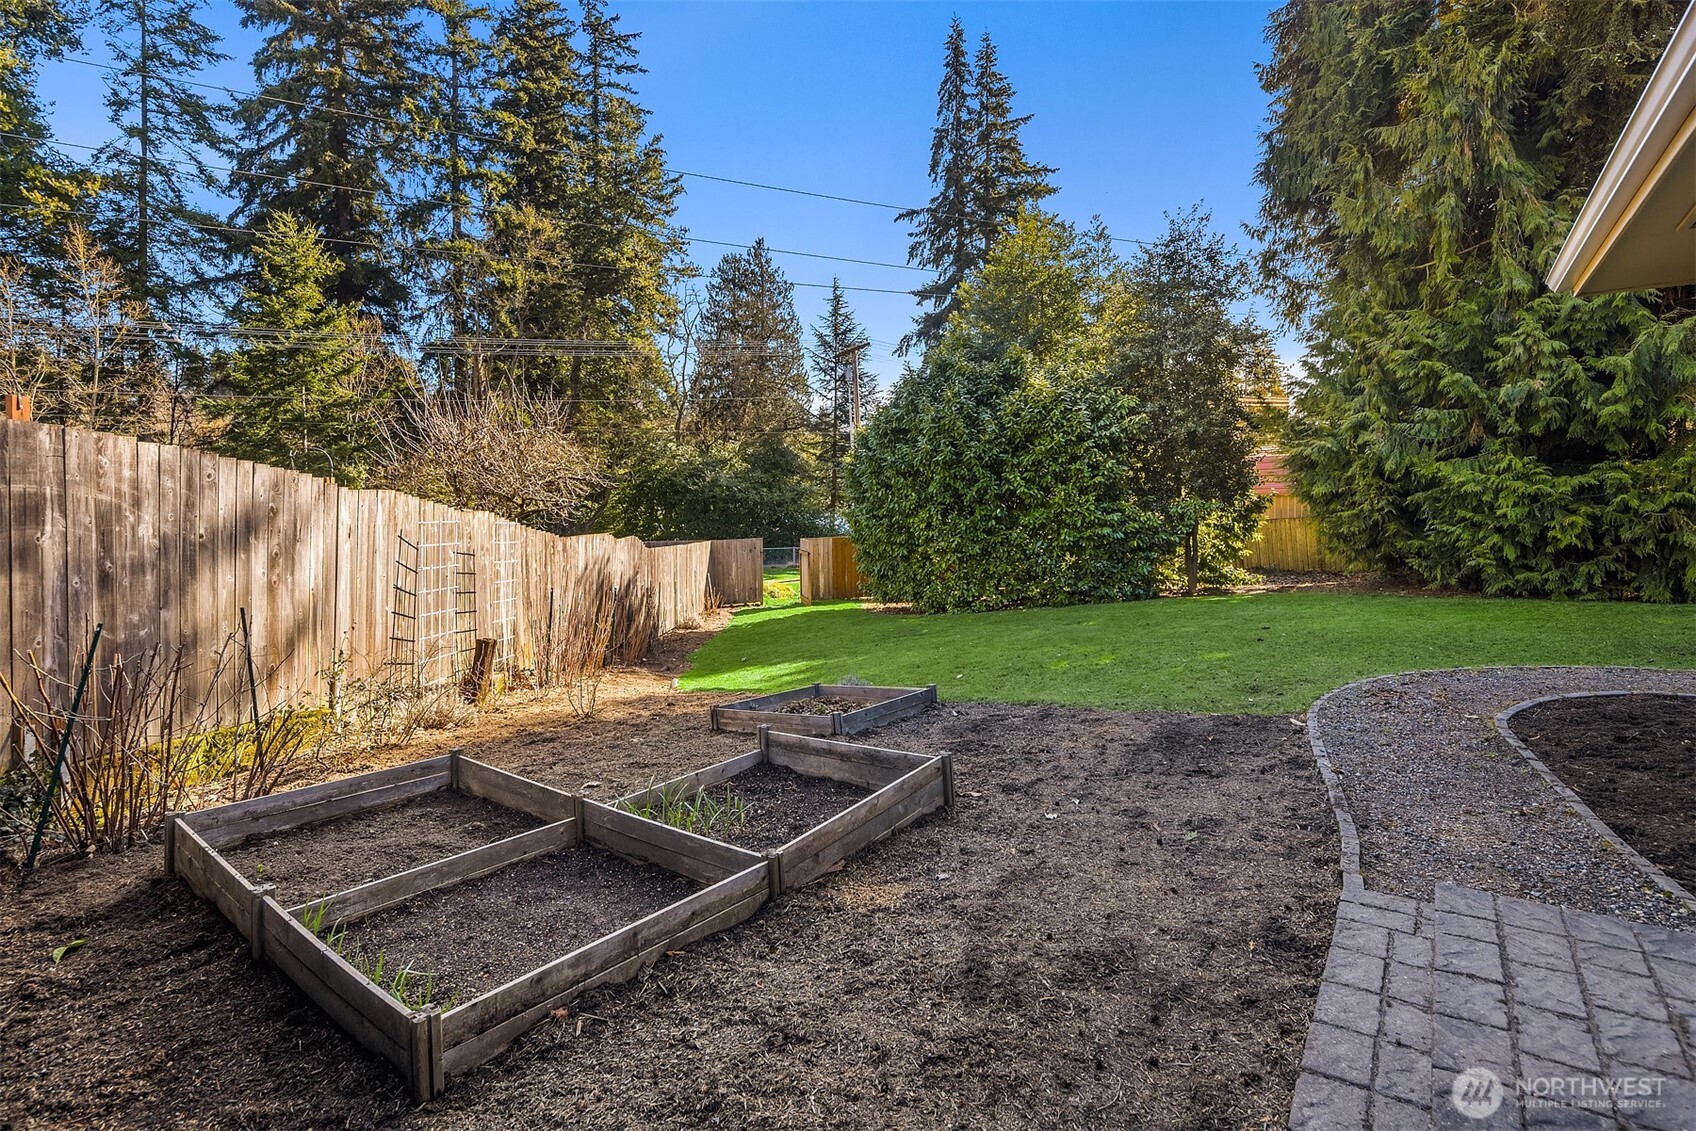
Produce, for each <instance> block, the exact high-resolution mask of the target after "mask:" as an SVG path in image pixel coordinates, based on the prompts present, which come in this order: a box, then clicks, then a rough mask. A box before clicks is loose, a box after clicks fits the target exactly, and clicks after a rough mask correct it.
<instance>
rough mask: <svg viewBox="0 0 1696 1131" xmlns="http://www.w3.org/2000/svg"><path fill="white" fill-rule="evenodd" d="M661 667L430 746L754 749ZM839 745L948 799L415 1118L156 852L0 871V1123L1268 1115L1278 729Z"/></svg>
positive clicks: (1305, 810)
mask: <svg viewBox="0 0 1696 1131" xmlns="http://www.w3.org/2000/svg"><path fill="white" fill-rule="evenodd" d="M668 682H669V681H668V680H666V679H665V678H663V677H659V676H655V675H645V674H641V673H635V674H632V675H629V676H628V677H625V678H624V680H623V682H622V683H621V684H620V685H619V686H617V687H612V688H610V689H603V701H604V702H605V703H606V704H607V706H606V713H607V717H606V718H605V719H602V720H598V721H595V722H590V723H576V722H573V721H571V720H570V718H569V714H568V712H567V711H566V710H565V709H564V707H563V706H562V705H559V704H554V703H544V702H538V703H533V704H529V705H525V704H516V705H514V706H512V707H510V708H499V709H496V710H494V711H490V712H486V713H485V715H484V717H483V719H482V721H480V722H479V723H478V724H476V726H475V727H473V728H470V729H468V730H462V731H460V732H457V733H455V734H453V735H451V736H444V737H443V738H442V739H441V742H440V745H441V746H443V747H445V746H447V745H449V744H452V745H455V746H464V747H465V748H466V749H467V750H468V751H469V752H470V753H472V754H473V755H474V756H476V757H478V758H479V759H483V760H486V761H489V762H491V763H493V764H495V765H499V766H502V767H504V768H507V769H511V770H514V771H515V772H520V773H524V774H526V775H529V776H532V777H535V778H538V779H540V780H542V781H546V782H549V783H552V784H554V785H558V786H561V787H564V788H567V789H576V788H580V787H582V786H584V784H585V783H587V782H595V783H597V784H596V786H595V787H594V788H593V789H591V790H590V791H589V792H591V793H592V794H594V795H597V796H603V797H616V796H620V795H622V794H624V793H628V792H630V791H631V790H633V789H636V788H639V787H641V786H642V785H643V784H645V783H646V781H647V780H648V779H649V778H650V777H651V776H659V777H662V778H665V777H672V776H676V775H677V774H679V773H681V772H684V771H687V770H690V769H696V768H699V767H702V766H705V765H709V764H711V763H713V762H717V761H720V760H722V759H724V758H726V757H729V756H731V755H733V754H736V753H739V752H741V751H742V750H745V749H747V748H748V747H749V745H750V744H749V743H748V739H747V736H745V735H743V736H736V735H722V734H720V735H714V734H711V733H710V732H709V731H708V730H707V727H706V724H705V707H706V706H707V704H708V703H709V702H714V701H720V702H722V701H724V699H723V698H720V699H704V698H700V697H693V696H684V695H680V694H678V693H676V692H673V691H671V690H669V688H668V686H667V684H668ZM725 698H727V697H725ZM868 741H871V742H874V743H876V744H877V745H881V746H888V747H894V748H897V749H909V750H915V751H921V752H927V753H936V752H941V751H951V752H952V753H953V755H954V765H955V771H956V776H957V781H958V788H959V807H958V809H957V810H956V812H954V813H953V814H951V815H945V814H940V813H939V814H932V815H930V816H927V817H925V818H923V819H921V820H919V821H917V822H915V823H914V824H913V825H911V826H909V827H908V828H906V829H903V830H902V831H900V832H898V833H897V834H895V835H894V836H893V837H891V838H889V839H887V840H885V841H882V842H880V843H879V844H876V845H873V846H872V847H870V848H868V849H866V850H865V851H863V852H861V853H860V854H858V855H857V856H855V857H853V858H852V859H850V860H849V861H848V863H847V866H846V867H845V869H844V870H843V871H841V872H839V873H836V874H833V875H829V876H826V877H825V878H824V879H822V880H821V881H819V882H818V883H816V884H813V885H811V886H809V887H807V888H805V889H802V890H801V891H798V892H793V893H791V894H789V895H786V896H784V897H783V898H781V899H779V900H776V901H774V902H772V903H770V904H768V905H767V906H766V907H765V908H763V909H762V910H761V911H760V912H759V913H758V914H757V915H755V916H754V917H753V918H752V919H751V920H749V921H748V922H746V923H743V924H741V925H739V926H737V927H734V928H732V929H730V930H728V931H726V932H723V933H722V934H719V935H716V936H713V937H712V938H709V939H705V940H702V941H701V942H699V943H696V944H694V945H692V946H690V947H688V948H687V953H683V954H678V955H672V956H668V957H666V958H665V959H663V960H662V961H661V962H660V963H659V965H657V966H656V967H655V968H654V969H653V970H651V971H650V972H648V973H647V974H645V975H643V976H642V977H640V978H638V979H637V980H635V981H633V982H630V983H627V984H625V985H622V986H613V987H605V988H602V989H599V990H596V991H593V992H592V993H591V994H589V995H588V996H587V997H585V998H584V999H582V1000H581V1001H579V1002H578V1003H576V1004H574V1005H573V1006H572V1009H571V1013H570V1016H569V1017H567V1018H565V1019H564V1020H559V1021H549V1022H546V1023H544V1024H543V1025H542V1026H540V1027H538V1028H537V1029H535V1030H532V1031H531V1032H530V1033H529V1034H528V1035H526V1036H525V1037H523V1038H522V1039H520V1040H519V1042H518V1043H517V1044H516V1045H514V1047H513V1048H512V1049H510V1050H508V1051H507V1052H506V1053H505V1054H503V1055H502V1056H500V1057H499V1058H497V1059H496V1060H494V1061H493V1062H491V1063H490V1064H488V1065H486V1066H484V1067H483V1068H480V1069H478V1070H476V1071H474V1072H472V1073H470V1074H468V1075H466V1076H463V1077H459V1078H456V1079H455V1080H454V1081H453V1082H452V1083H451V1085H450V1089H449V1091H448V1093H447V1095H445V1096H443V1097H442V1098H440V1099H438V1100H435V1101H433V1102H432V1103H430V1104H428V1105H426V1106H424V1107H422V1108H415V1107H414V1106H413V1105H412V1104H411V1103H410V1102H409V1101H408V1099H407V1097H406V1094H405V1090H404V1087H403V1085H402V1083H401V1080H400V1077H399V1076H398V1074H397V1073H395V1072H394V1070H393V1069H391V1068H390V1067H389V1066H388V1065H387V1064H385V1063H383V1062H382V1061H379V1060H378V1059H376V1058H375V1057H373V1056H371V1055H370V1054H368V1053H366V1052H365V1051H363V1050H362V1049H361V1048H360V1047H359V1046H358V1045H357V1044H355V1043H354V1042H353V1041H352V1040H351V1039H350V1038H348V1037H347V1036H346V1035H344V1034H343V1033H342V1032H341V1030H340V1029H338V1028H337V1026H336V1025H335V1024H334V1023H333V1022H331V1021H330V1020H328V1019H327V1018H326V1017H325V1016H324V1015H323V1014H321V1013H319V1012H318V1011H317V1009H316V1008H315V1007H313V1006H312V1005H311V1004H310V1003H309V1002H308V1001H307V999H306V998H305V997H304V996H302V995H301V994H300V993H299V992H298V991H296V990H295V989H294V988H293V987H292V986H290V985H289V983H288V982H287V981H286V980H284V979H283V978H281V977H279V976H278V974H277V973H276V972H275V971H274V970H273V969H271V968H269V967H266V966H255V965H254V964H253V963H252V961H251V960H250V959H249V957H248V954H247V948H246V945H245V944H244V943H243V941H242V939H241V938H240V936H239V935H237V933H236V932H235V930H234V929H233V928H231V927H230V926H229V925H228V924H227V923H225V922H224V920H223V919H222V918H221V917H220V916H219V915H218V913H217V911H215V910H214V909H213V908H212V907H210V906H209V905H207V904H204V903H202V902H201V901H199V900H198V899H196V898H195V897H194V896H193V895H191V894H190V893H189V892H188V890H187V889H186V888H185V887H184V886H183V885H182V884H181V883H179V882H177V881H176V880H173V879H170V878H167V877H166V876H164V875H163V873H162V870H161V862H160V858H159V854H158V853H157V852H156V851H154V852H142V851H137V852H135V853H132V854H129V855H127V856H117V857H101V858H96V859H93V860H86V861H69V862H60V863H55V864H52V865H50V866H48V867H47V868H45V869H43V871H42V873H41V874H40V875H39V876H38V878H37V880H36V881H35V882H34V883H32V884H30V885H29V886H27V887H24V888H22V889H21V890H20V889H18V888H17V887H16V883H17V880H16V876H15V874H12V875H11V876H10V878H8V879H7V880H6V883H7V884H8V885H9V886H8V890H7V891H5V892H4V893H0V900H3V901H4V902H3V903H0V908H3V911H0V1126H4V1125H8V1124H11V1125H15V1126H18V1127H54V1128H58V1127H83V1126H91V1127H92V1126H101V1127H167V1126H168V1127H219V1128H225V1127H264V1128H272V1127H275V1128H296V1127H419V1128H489V1127H554V1126H572V1127H576V1126H584V1127H595V1128H608V1127H612V1128H622V1127H631V1128H637V1127H640V1128H649V1127H663V1128H674V1127H675V1128H692V1127H700V1126H719V1127H729V1128H801V1127H806V1128H815V1127H830V1128H855V1129H858V1128H874V1127H875V1128H887V1127H912V1128H926V1129H928V1128H937V1127H960V1128H967V1127H970V1128H1026V1127H1043V1128H1073V1127H1077V1128H1082V1127H1091V1128H1094V1127H1111V1128H1125V1127H1137V1128H1174V1129H1176V1128H1185V1129H1194V1128H1242V1127H1261V1126H1263V1125H1265V1126H1279V1125H1282V1124H1283V1122H1284V1120H1285V1116H1286V1113H1287V1112H1288V1110H1289V1104H1290V1093H1291V1089H1292V1087H1293V1085H1294V1081H1295V1079H1296V1076H1297V1074H1298V1067H1299V1058H1300V1055H1301V1049H1302V1042H1303V1039H1304V1036H1305V1034H1306V1030H1307V1026H1308V1023H1309V1021H1310V1020H1311V1019H1312V1014H1313V1002H1314V995H1315V992H1316V990H1317V986H1318V980H1319V974H1320V970H1321V968H1322V966H1323V963H1324V959H1325V953H1326V949H1327V946H1328V943H1329V940H1330V934H1331V926H1332V916H1333V914H1334V910H1335V901H1336V894H1337V840H1336V833H1335V829H1334V826H1333V824H1332V821H1331V816H1330V810H1329V807H1328V806H1327V804H1326V802H1325V795H1324V792H1323V789H1322V787H1321V785H1320V782H1319V780H1318V777H1317V773H1316V771H1315V769H1314V766H1313V761H1312V756H1311V754H1310V752H1309V749H1308V744H1307V739H1306V735H1305V733H1304V732H1303V731H1302V730H1301V729H1300V728H1298V727H1295V726H1292V725H1291V723H1290V721H1289V720H1288V719H1287V718H1282V717H1275V718H1264V717H1225V716H1197V715H1173V714H1113V713H1107V712H1097V711H1084V710H1072V709H1061V708H1051V707H1005V706H992V705H981V704H947V705H944V706H943V707H941V708H939V709H936V710H932V711H930V712H928V713H927V714H926V715H925V716H923V717H920V718H915V719H910V720H907V721H905V722H902V723H899V724H896V725H894V726H890V727H887V728H884V729H882V730H880V731H878V732H876V734H875V735H873V736H872V737H871V738H870V739H869V740H868ZM428 747H429V744H428V743H425V744H422V748H421V747H420V746H414V747H413V748H410V749H409V750H407V751H406V752H405V753H404V755H403V756H404V757H407V758H413V757H420V756H423V755H425V754H428V753H432V752H435V751H433V750H432V749H429V748H428ZM350 851H351V850H350ZM530 898H533V897H532V896H530V895H526V896H525V897H523V898H522V899H519V898H516V897H515V899H514V901H513V909H517V908H522V907H523V905H524V901H525V900H527V899H530ZM77 938H86V939H87V940H88V942H87V945H86V946H84V947H83V948H82V949H80V950H76V951H73V952H72V953H70V954H69V955H67V956H66V958H65V959H64V961H63V962H61V963H59V964H58V965H55V964H54V963H53V962H52V960H51V957H50V951H51V950H52V948H53V947H55V946H58V945H60V944H63V943H65V942H68V941H70V940H72V939H77Z"/></svg>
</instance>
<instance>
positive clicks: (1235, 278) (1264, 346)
mask: <svg viewBox="0 0 1696 1131" xmlns="http://www.w3.org/2000/svg"><path fill="white" fill-rule="evenodd" d="M1210 220H1211V217H1210V216H1209V215H1208V214H1207V213H1206V212H1203V211H1201V210H1200V209H1199V208H1191V209H1189V210H1188V211H1186V212H1182V213H1179V214H1178V215H1175V216H1170V215H1169V216H1168V217H1167V226H1166V231H1165V233H1164V234H1163V235H1162V236H1161V237H1160V238H1159V239H1157V240H1155V241H1153V242H1152V243H1150V244H1147V245H1145V246H1144V247H1143V248H1142V249H1141V250H1140V252H1139V253H1138V254H1137V255H1136V256H1135V257H1134V258H1133V259H1132V260H1131V262H1130V264H1129V265H1128V267H1127V269H1126V271H1125V290H1126V292H1127V293H1126V298H1127V299H1128V302H1127V303H1126V304H1125V305H1126V308H1127V313H1126V314H1125V316H1124V317H1123V318H1122V319H1121V320H1118V321H1117V322H1116V324H1115V325H1114V326H1113V327H1112V331H1111V332H1112V361H1111V363H1110V368H1109V370H1108V376H1109V379H1110V380H1111V382H1112V383H1113V384H1114V385H1116V386H1117V387H1118V388H1119V389H1120V390H1121V391H1122V392H1124V393H1126V394H1128V395H1129V396H1130V397H1131V398H1132V400H1134V401H1135V402H1136V403H1137V404H1138V405H1139V406H1140V407H1141V409H1142V411H1143V412H1144V413H1145V414H1146V415H1147V418H1148V424H1147V427H1146V429H1145V431H1144V438H1143V443H1144V445H1145V455H1144V467H1145V470H1146V474H1147V475H1148V484H1149V491H1150V493H1151V495H1153V496H1154V497H1156V498H1159V499H1162V500H1163V501H1164V503H1163V505H1164V507H1165V510H1166V513H1167V515H1168V521H1169V522H1170V523H1171V524H1172V525H1173V527H1174V528H1175V529H1176V530H1178V531H1181V533H1182V536H1183V546H1182V552H1183V584H1184V588H1185V591H1186V592H1189V593H1194V592H1195V590H1196V586H1197V584H1198V583H1199V582H1200V581H1201V580H1202V577H1201V570H1202V567H1203V546H1202V543H1203V541H1204V539H1205V538H1207V537H1209V536H1211V538H1212V540H1213V541H1215V542H1219V541H1223V542H1226V543H1228V549H1227V551H1226V552H1225V553H1223V554H1222V555H1221V554H1220V553H1218V552H1217V549H1215V552H1214V553H1213V554H1212V555H1210V556H1211V557H1213V558H1214V559H1215V560H1218V559H1220V558H1221V557H1222V558H1223V560H1224V561H1225V562H1234V561H1235V560H1237V559H1238V558H1239V557H1240V555H1241V551H1242V548H1243V547H1244V546H1245V545H1246V544H1247V542H1248V540H1249V539H1250V538H1251V537H1252V536H1253V534H1254V530H1255V526H1256V520H1257V519H1258V518H1259V516H1260V513H1261V511H1262V510H1263V509H1264V508H1263V505H1262V502H1261V500H1258V499H1256V497H1255V496H1254V494H1253V491H1254V486H1255V482H1256V478H1257V477H1256V474H1255V466H1254V452H1255V448H1256V446H1257V443H1258V439H1257V433H1256V428H1255V421H1254V419H1253V417H1252V415H1251V413H1250V410H1249V407H1248V403H1247V402H1248V400H1249V399H1250V398H1251V397H1265V396H1266V395H1268V394H1270V393H1272V392H1275V391H1277V390H1278V388H1279V385H1280V382H1279V374H1278V359H1277V355H1276V353H1275V352H1274V350H1273V348H1272V336H1271V335H1270V334H1269V333H1267V331H1266V330H1265V329H1264V328H1262V327H1261V326H1259V325H1258V324H1257V323H1256V322H1255V321H1254V319H1253V318H1252V317H1248V316H1243V315H1238V314H1236V313H1235V310H1234V308H1236V307H1238V306H1240V304H1241V303H1242V302H1243V301H1244V300H1246V299H1247V298H1248V297H1249V293H1250V290H1249V281H1250V279H1249V273H1248V269H1247V264H1246V262H1245V261H1244V260H1243V258H1242V257H1241V256H1240V254H1239V253H1238V252H1237V249H1236V248H1234V247H1232V246H1230V245H1229V244H1228V243H1227V242H1226V241H1225V237H1224V236H1223V235H1220V234H1219V233H1217V232H1214V231H1212V230H1210V227H1209V224H1210ZM1208 580H1219V579H1218V578H1210V579H1208Z"/></svg>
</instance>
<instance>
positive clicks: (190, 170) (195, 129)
mask: <svg viewBox="0 0 1696 1131" xmlns="http://www.w3.org/2000/svg"><path fill="white" fill-rule="evenodd" d="M199 8H200V4H199V3H198V0H103V2H102V3H101V6H100V21H101V24H102V26H103V27H104V29H105V31H106V35H107V50H108V53H109V54H110V56H111V58H112V60H113V62H114V64H115V69H114V70H113V71H112V72H111V73H110V75H109V76H108V78H107V81H106V110H107V113H108V114H109V115H110V117H111V120H112V124H113V125H114V126H116V127H117V129H118V133H119V135H120V140H118V141H114V142H112V143H110V144H108V145H106V146H104V147H102V148H101V150H100V151H99V153H98V154H97V155H96V166H97V168H98V170H99V173H100V183H101V193H100V197H99V213H100V220H99V222H98V223H97V224H96V225H95V231H96V232H97V233H98V234H99V236H100V239H101V242H102V243H103V244H105V246H106V249H107V252H108V254H110V255H111V256H112V257H113V259H114V260H115V261H116V262H117V263H118V265H119V268H120V269H121V270H122V272H123V276H124V282H125V285H126V286H127V288H128V290H129V293H130V294H131V295H132V296H134V298H135V299H136V300H138V301H139V302H141V303H143V304H144V305H145V306H146V307H147V308H148V309H149V310H151V311H153V312H154V313H155V314H156V315H164V314H166V313H168V312H172V313H175V314H176V315H178V316H181V315H182V314H184V313H186V311H185V310H184V303H185V301H186V300H187V299H188V298H189V297H190V296H192V295H193V294H194V293H196V292H197V291H198V290H199V289H200V288H201V287H202V286H203V285H204V283H205V282H206V277H207V275H208V270H207V264H208V261H209V259H210V257H211V256H212V255H214V254H216V252H217V250H218V243H217V241H216V239H215V237H214V235H213V234H212V233H211V232H209V231H208V230H207V229H206V228H205V227H204V225H209V224H216V222H217V220H216V217H214V216H213V215H212V214H211V213H210V212H208V211H207V210H206V208H205V207H204V204H203V203H202V202H203V201H204V199H205V194H207V193H212V192H215V191H217V190H218V188H219V187H220V177H219V175H218V174H216V173H214V172H213V170H212V169H210V168H209V167H208V166H207V160H206V159H207V157H208V156H209V155H210V154H214V153H218V152H222V151H223V150H224V149H225V148H226V145H227V138H226V132H225V129H224V122H223V110H222V108H221V107H217V106H214V105H213V104H212V102H211V101H210V100H209V99H208V98H207V97H206V95H205V93H204V92H203V90H202V88H200V87H199V86H198V85H197V84H196V80H195V77H194V76H195V75H197V74H198V73H199V72H200V71H201V70H202V69H204V68H206V67H210V66H214V65H216V64H218V63H220V62H222V61H223V60H224V59H226V58H228V56H226V55H225V54H223V52H221V51H219V50H218V48H217V43H218V38H217V36H215V35H214V34H213V33H212V31H211V29H209V28H208V27H207V26H206V25H205V24H203V23H201V22H200V20H199V18H198V14H199Z"/></svg>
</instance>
